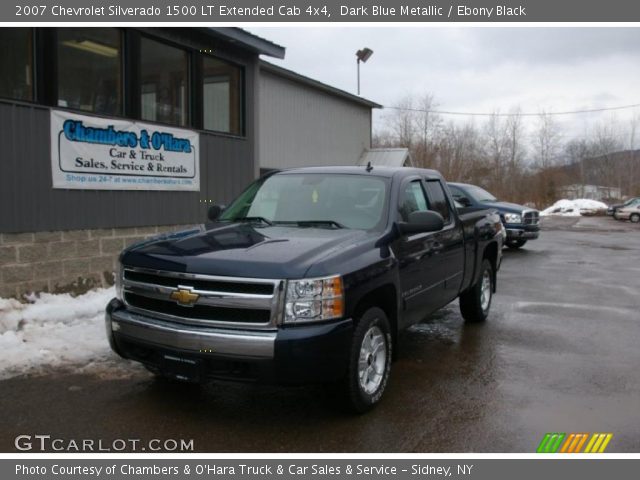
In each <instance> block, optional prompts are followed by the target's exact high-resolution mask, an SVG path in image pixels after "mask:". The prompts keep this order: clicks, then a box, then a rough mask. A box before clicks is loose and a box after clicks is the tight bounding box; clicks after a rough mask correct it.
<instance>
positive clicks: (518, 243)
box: [506, 240, 527, 250]
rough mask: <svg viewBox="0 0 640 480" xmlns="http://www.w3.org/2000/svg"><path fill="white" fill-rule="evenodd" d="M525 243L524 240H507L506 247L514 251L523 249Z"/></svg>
mask: <svg viewBox="0 0 640 480" xmlns="http://www.w3.org/2000/svg"><path fill="white" fill-rule="evenodd" d="M525 243H527V241H526V240H507V244H506V245H507V247H509V248H512V249H514V250H516V249H518V248H520V247H523V246H524V244H525Z"/></svg>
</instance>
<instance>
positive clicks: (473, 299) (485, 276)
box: [460, 259, 494, 323]
mask: <svg viewBox="0 0 640 480" xmlns="http://www.w3.org/2000/svg"><path fill="white" fill-rule="evenodd" d="M493 282H494V275H493V266H492V265H491V262H490V261H489V260H487V259H484V260H483V262H482V273H481V274H480V278H479V279H478V281H477V282H476V283H475V285H473V286H472V287H471V288H470V289H469V290H467V291H466V292H464V293H462V294H461V295H460V313H462V317H463V318H464V319H465V320H466V321H467V322H469V323H477V322H484V321H485V320H486V319H487V317H488V316H489V309H490V308H491V300H492V298H493V289H494V287H493Z"/></svg>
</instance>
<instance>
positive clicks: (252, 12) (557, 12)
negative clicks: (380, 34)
mask: <svg viewBox="0 0 640 480" xmlns="http://www.w3.org/2000/svg"><path fill="white" fill-rule="evenodd" d="M47 3H49V2H47ZM638 20H640V3H639V2H633V1H629V0H607V1H606V2H603V1H600V0H495V1H494V0H473V1H470V0H464V1H457V0H430V1H425V0H401V1H398V0H359V1H357V2H353V1H352V2H347V1H345V0H305V1H300V2H295V1H274V2H270V1H266V2H265V1H262V2H260V1H258V0H225V1H224V2H220V3H218V2H209V1H203V0H185V1H182V0H126V1H124V0H91V2H87V1H86V0H59V1H56V2H55V4H49V5H45V2H39V3H38V2H35V3H34V2H32V1H27V0H16V1H15V2H0V21H3V22H25V23H30V22H100V23H105V22H111V23H113V22H116V23H119V24H121V23H122V22H136V23H141V22H146V23H149V22H154V23H156V22H180V23H184V22H198V23H203V22H206V23H229V24H234V23H238V22H252V23H253V22H278V23H280V22H296V23H299V22H314V23H318V22H322V23H335V22H349V23H353V22H412V23H414V22H420V23H431V22H439V23H441V22H446V23H456V22H510V23H511V22H637V21H638Z"/></svg>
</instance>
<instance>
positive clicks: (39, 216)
mask: <svg viewBox="0 0 640 480" xmlns="http://www.w3.org/2000/svg"><path fill="white" fill-rule="evenodd" d="M256 70H257V68H256V66H255V65H249V66H247V67H246V72H245V73H246V93H245V95H246V105H247V106H246V130H247V131H246V134H247V136H246V138H233V137H229V136H223V135H215V134H211V133H207V132H201V133H200V169H201V175H200V192H162V191H124V190H118V191H98V190H59V189H53V188H52V180H51V154H50V140H49V136H50V131H49V121H50V120H49V109H48V108H46V107H42V106H37V105H28V104H18V103H12V102H4V101H0V152H1V153H0V206H1V210H0V232H5V233H10V232H32V231H52V230H74V229H85V228H111V227H131V226H146V225H174V224H188V223H200V222H202V221H204V220H205V216H206V208H207V207H208V205H209V203H208V202H209V200H213V201H214V202H217V203H228V202H229V201H230V200H231V199H233V197H235V196H236V195H238V194H239V193H240V192H241V191H242V190H243V189H244V187H246V185H247V184H248V183H249V182H250V181H251V180H252V179H253V178H255V172H256V166H255V164H254V162H255V160H254V157H255V155H254V153H255V145H254V143H255V142H254V139H255V132H254V122H253V120H254V108H253V106H254V102H255V88H254V87H255V84H256V82H255V80H256ZM205 201H206V202H207V203H206V204H205V203H204V202H205Z"/></svg>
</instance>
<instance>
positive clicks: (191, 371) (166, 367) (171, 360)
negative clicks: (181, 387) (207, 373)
mask: <svg viewBox="0 0 640 480" xmlns="http://www.w3.org/2000/svg"><path fill="white" fill-rule="evenodd" d="M161 368H162V373H163V374H164V375H166V376H168V377H171V378H175V379H176V380H181V381H183V382H199V381H200V378H201V372H202V364H201V361H200V360H197V359H193V358H185V357H181V356H179V355H173V354H164V355H162V366H161Z"/></svg>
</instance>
